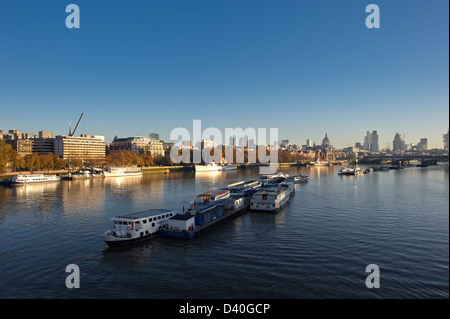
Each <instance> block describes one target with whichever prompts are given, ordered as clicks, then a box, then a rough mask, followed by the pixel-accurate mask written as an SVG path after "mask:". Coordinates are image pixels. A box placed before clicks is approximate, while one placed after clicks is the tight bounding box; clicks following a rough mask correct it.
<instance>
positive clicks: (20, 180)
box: [10, 174, 60, 185]
mask: <svg viewBox="0 0 450 319" xmlns="http://www.w3.org/2000/svg"><path fill="white" fill-rule="evenodd" d="M59 180H60V178H59V177H58V176H56V175H44V174H30V175H15V176H13V178H11V182H10V184H13V185H24V184H35V183H47V182H57V181H59Z"/></svg>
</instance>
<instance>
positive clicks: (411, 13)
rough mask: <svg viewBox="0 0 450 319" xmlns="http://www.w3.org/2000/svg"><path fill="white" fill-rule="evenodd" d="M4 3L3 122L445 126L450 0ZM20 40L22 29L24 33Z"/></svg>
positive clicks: (425, 131) (153, 126)
mask: <svg viewBox="0 0 450 319" xmlns="http://www.w3.org/2000/svg"><path fill="white" fill-rule="evenodd" d="M76 3H77V4H78V5H79V7H80V12H81V18H80V19H81V28H80V29H77V30H74V29H67V28H66V26H65V24H64V22H65V18H66V16H67V13H65V5H66V4H60V3H58V2H57V1H40V2H39V3H29V2H25V1H15V2H14V3H8V4H2V5H0V8H1V10H0V12H1V13H0V27H1V29H2V30H8V32H4V33H2V35H1V38H0V45H1V46H2V47H3V48H6V49H4V50H1V53H0V55H1V56H2V59H0V68H1V69H2V73H1V75H0V108H1V110H2V115H1V116H0V129H3V130H5V131H7V130H9V129H19V130H22V131H23V132H34V133H37V132H39V131H41V130H46V131H53V132H55V135H60V134H67V132H68V129H69V122H72V124H73V125H74V124H75V123H76V121H77V120H78V117H79V115H80V114H81V112H85V116H84V118H83V119H82V120H81V122H80V126H79V128H78V133H79V134H81V133H84V134H98V135H104V136H105V139H106V141H108V142H110V141H112V139H113V137H114V136H115V135H118V136H119V137H127V136H138V135H143V136H148V135H149V133H152V132H158V133H159V134H160V138H161V139H162V140H164V141H167V142H169V141H170V140H169V135H170V132H171V130H172V129H174V128H176V127H185V128H187V129H188V130H191V129H192V121H193V120H194V119H200V120H202V122H203V127H204V128H207V127H217V128H219V129H220V130H222V131H223V130H224V128H226V127H230V128H236V127H242V128H244V129H245V128H248V127H253V128H259V127H264V128H267V129H269V128H271V127H276V128H278V129H279V139H280V140H281V139H289V140H290V141H291V142H292V143H296V144H299V145H303V144H305V142H306V139H310V140H311V141H313V142H314V141H315V142H316V143H318V144H320V142H321V141H322V138H323V136H324V135H325V133H328V136H329V137H330V139H331V141H332V143H333V145H335V146H336V147H337V148H344V147H348V146H352V145H354V144H355V143H356V142H360V143H363V142H364V140H363V139H364V136H365V134H366V132H367V131H370V132H372V131H374V130H376V131H377V132H378V136H379V141H378V146H379V148H380V150H381V149H384V148H386V146H387V145H389V144H390V148H392V141H393V139H394V136H395V134H396V133H399V134H400V136H403V135H404V134H406V143H408V144H409V143H413V144H417V143H418V142H419V141H420V139H421V138H427V139H428V148H442V145H443V143H442V134H444V133H446V132H447V131H448V127H449V123H448V116H449V110H448V104H449V98H448V85H449V83H448V75H449V73H448V66H449V65H448V56H449V54H448V53H449V52H448V15H447V12H448V9H449V8H448V5H449V4H448V2H446V1H436V2H433V3H424V2H421V1H400V0H399V1H377V2H376V3H377V4H378V5H379V7H380V10H381V21H382V22H381V28H380V29H377V30H370V29H367V28H366V27H365V25H364V21H365V18H366V16H367V14H366V13H365V10H364V9H365V5H366V3H361V1H346V2H339V3H336V2H331V1H330V2H326V5H323V3H322V4H316V3H302V2H298V1H297V2H294V1H287V2H285V3H284V4H283V5H280V4H277V3H275V2H273V1H260V2H258V5H256V4H255V3H252V2H246V3H243V2H242V1H227V2H226V3H224V2H216V3H214V4H213V3H211V2H208V1H197V2H196V3H194V4H193V3H190V4H188V3H186V2H182V1H172V2H171V3H167V2H158V1H155V2H151V3H145V4H143V3H140V4H139V6H133V5H131V4H127V5H123V4H119V3H111V4H110V3H108V6H106V7H105V6H104V5H101V4H95V3H90V2H88V1H83V0H82V1H77V2H76ZM19 39H20V40H19Z"/></svg>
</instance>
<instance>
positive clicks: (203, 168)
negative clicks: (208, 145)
mask: <svg viewBox="0 0 450 319" xmlns="http://www.w3.org/2000/svg"><path fill="white" fill-rule="evenodd" d="M235 169H237V166H236V165H232V164H227V165H220V164H217V163H215V162H212V163H207V164H203V165H195V171H196V172H217V171H230V170H235Z"/></svg>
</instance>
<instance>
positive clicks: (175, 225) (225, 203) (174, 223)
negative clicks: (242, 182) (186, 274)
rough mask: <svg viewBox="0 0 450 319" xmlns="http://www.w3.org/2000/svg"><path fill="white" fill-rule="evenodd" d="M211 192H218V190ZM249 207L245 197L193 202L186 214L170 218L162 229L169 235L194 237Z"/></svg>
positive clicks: (182, 237) (185, 237)
mask: <svg viewBox="0 0 450 319" xmlns="http://www.w3.org/2000/svg"><path fill="white" fill-rule="evenodd" d="M223 192H224V191H221V193H223ZM225 192H227V191H225ZM209 193H211V194H217V191H214V192H209ZM205 194H207V193H205ZM205 194H201V195H199V197H200V196H202V197H204V196H205ZM228 194H229V191H228ZM212 196H213V195H212ZM247 208H248V205H246V204H245V201H244V198H243V197H231V198H230V197H228V198H223V199H218V200H211V198H207V199H206V200H204V202H203V203H198V202H195V203H193V204H192V205H191V207H190V208H189V209H188V211H187V212H185V213H184V214H183V213H182V214H178V215H176V216H173V217H172V218H170V219H169V221H168V225H167V228H165V229H163V230H161V233H162V234H163V235H166V236H169V237H175V238H181V239H193V238H194V237H198V236H199V235H201V234H203V233H205V232H207V231H209V230H211V229H212V228H214V227H216V226H218V225H220V224H222V223H223V222H225V221H227V220H229V219H232V218H234V217H236V216H238V215H240V214H242V213H244V212H245V211H246V210H247Z"/></svg>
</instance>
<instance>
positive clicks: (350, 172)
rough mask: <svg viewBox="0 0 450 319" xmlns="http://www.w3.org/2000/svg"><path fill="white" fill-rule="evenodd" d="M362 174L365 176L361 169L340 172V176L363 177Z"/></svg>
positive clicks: (348, 169) (344, 169) (346, 169)
mask: <svg viewBox="0 0 450 319" xmlns="http://www.w3.org/2000/svg"><path fill="white" fill-rule="evenodd" d="M362 174H364V171H363V170H362V169H361V168H359V167H355V168H341V169H340V170H339V171H338V175H362Z"/></svg>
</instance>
